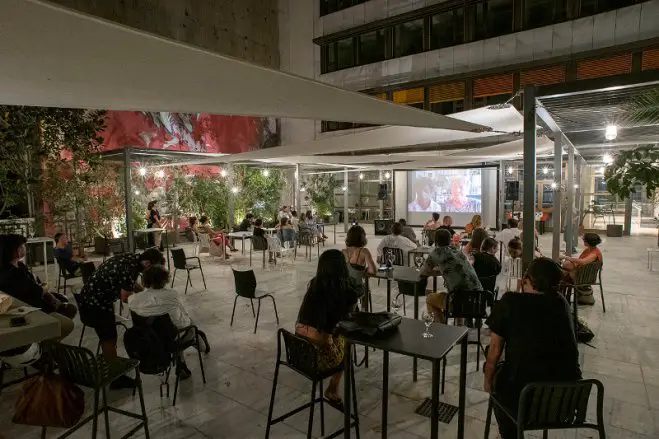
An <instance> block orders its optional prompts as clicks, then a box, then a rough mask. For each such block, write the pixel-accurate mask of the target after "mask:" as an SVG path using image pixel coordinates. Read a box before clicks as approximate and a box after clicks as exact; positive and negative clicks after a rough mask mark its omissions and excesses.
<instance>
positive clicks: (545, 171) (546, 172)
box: [542, 166, 549, 175]
mask: <svg viewBox="0 0 659 439" xmlns="http://www.w3.org/2000/svg"><path fill="white" fill-rule="evenodd" d="M542 173H543V174H544V175H547V174H549V168H548V167H546V166H545V167H544V168H542Z"/></svg>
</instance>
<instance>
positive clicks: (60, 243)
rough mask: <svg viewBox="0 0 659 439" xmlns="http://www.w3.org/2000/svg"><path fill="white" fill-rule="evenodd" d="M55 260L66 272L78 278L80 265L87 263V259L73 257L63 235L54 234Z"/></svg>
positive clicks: (66, 238) (67, 241)
mask: <svg viewBox="0 0 659 439" xmlns="http://www.w3.org/2000/svg"><path fill="white" fill-rule="evenodd" d="M55 258H56V259H57V263H58V264H62V265H63V266H64V268H65V269H66V271H68V272H69V273H70V274H72V275H74V276H80V275H81V272H80V265H81V264H83V263H85V262H87V258H85V257H81V256H75V255H74V254H73V249H71V247H69V238H68V237H67V236H66V235H65V234H64V233H55Z"/></svg>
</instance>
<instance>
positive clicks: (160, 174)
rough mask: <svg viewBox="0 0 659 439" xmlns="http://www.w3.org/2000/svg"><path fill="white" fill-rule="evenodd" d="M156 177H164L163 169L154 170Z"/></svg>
mask: <svg viewBox="0 0 659 439" xmlns="http://www.w3.org/2000/svg"><path fill="white" fill-rule="evenodd" d="M156 177H158V178H164V177H165V171H163V170H162V169H161V170H159V171H158V172H156Z"/></svg>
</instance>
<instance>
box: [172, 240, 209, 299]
mask: <svg viewBox="0 0 659 439" xmlns="http://www.w3.org/2000/svg"><path fill="white" fill-rule="evenodd" d="M170 252H171V253H172V259H173V260H174V275H173V276H172V287H174V281H175V280H176V271H177V270H185V271H186V273H187V275H188V277H187V278H186V279H185V294H188V285H190V286H192V279H190V272H191V271H192V270H199V272H201V279H202V280H203V281H204V289H206V278H205V277H204V270H203V269H202V268H201V260H200V259H199V256H189V257H186V256H185V250H183V249H182V248H173V249H171V250H170ZM190 259H196V260H197V263H196V264H188V261H189V260H190Z"/></svg>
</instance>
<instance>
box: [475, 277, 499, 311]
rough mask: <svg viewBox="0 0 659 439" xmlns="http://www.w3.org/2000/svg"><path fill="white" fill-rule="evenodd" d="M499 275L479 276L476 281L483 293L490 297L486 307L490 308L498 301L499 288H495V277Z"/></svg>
mask: <svg viewBox="0 0 659 439" xmlns="http://www.w3.org/2000/svg"><path fill="white" fill-rule="evenodd" d="M498 276H499V275H498V274H495V275H494V276H483V277H481V276H479V277H478V281H479V282H480V283H481V286H482V287H483V289H484V290H485V291H487V292H488V293H489V294H490V295H491V299H490V300H489V302H488V305H490V306H492V305H493V304H494V302H496V301H497V300H499V287H498V286H497V277H498Z"/></svg>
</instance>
